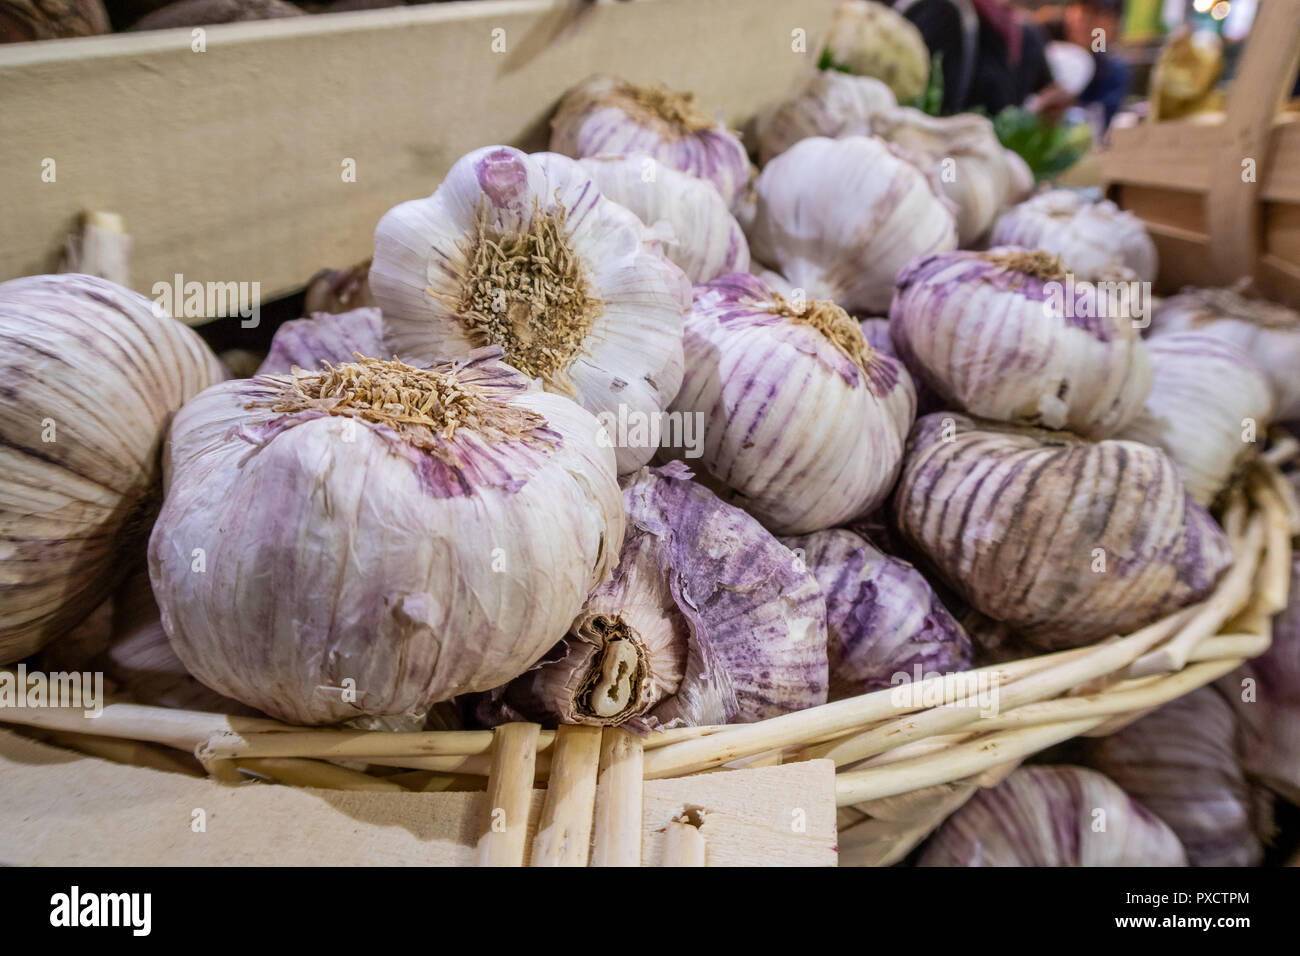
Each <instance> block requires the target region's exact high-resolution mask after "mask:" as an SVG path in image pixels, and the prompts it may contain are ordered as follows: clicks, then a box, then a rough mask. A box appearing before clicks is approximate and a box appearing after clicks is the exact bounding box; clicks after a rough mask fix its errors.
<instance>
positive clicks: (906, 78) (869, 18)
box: [822, 0, 930, 100]
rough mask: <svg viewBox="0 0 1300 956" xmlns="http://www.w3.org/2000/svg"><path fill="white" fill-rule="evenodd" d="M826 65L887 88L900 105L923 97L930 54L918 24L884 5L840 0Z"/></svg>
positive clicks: (863, 0) (832, 28) (824, 62)
mask: <svg viewBox="0 0 1300 956" xmlns="http://www.w3.org/2000/svg"><path fill="white" fill-rule="evenodd" d="M822 60H823V64H824V65H825V66H828V67H831V68H833V69H836V70H847V71H849V72H850V73H857V74H859V75H862V76H874V77H876V78H877V79H879V80H883V81H884V82H885V83H887V84H888V85H889V87H890V89H891V90H893V92H894V95H895V96H897V97H898V98H899V99H900V100H910V99H915V98H916V97H918V96H920V95H921V94H922V93H924V92H925V86H926V83H927V82H928V80H929V78H930V51H929V49H928V48H927V47H926V44H925V38H924V37H923V36H922V35H921V31H920V30H918V29H917V28H916V26H915V24H913V23H912V21H911V20H909V19H907V18H906V17H905V16H903V15H902V14H901V13H897V12H896V11H894V10H893V9H891V8H890V7H889V6H887V5H885V4H883V3H874V2H871V0H840V4H839V6H838V7H836V9H835V16H834V17H832V19H831V28H830V35H829V36H828V37H827V38H826V50H825V53H824V54H823V56H822Z"/></svg>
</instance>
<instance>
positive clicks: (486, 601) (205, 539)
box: [149, 348, 625, 724]
mask: <svg viewBox="0 0 1300 956" xmlns="http://www.w3.org/2000/svg"><path fill="white" fill-rule="evenodd" d="M499 355H500V350H499V349H495V348H494V349H485V350H483V351H482V352H480V353H471V354H470V355H469V356H468V357H467V358H465V359H463V360H459V361H457V362H453V363H447V364H443V365H438V366H435V367H432V368H428V369H422V368H413V367H412V366H409V365H406V364H403V363H401V362H397V361H381V360H379V359H363V360H361V361H357V362H350V363H345V364H343V365H338V366H333V367H330V368H327V369H326V370H325V371H322V372H309V371H305V370H300V371H299V372H298V373H297V374H296V375H294V376H279V375H271V376H258V377H257V378H252V379H246V380H240V381H234V382H227V383H224V384H222V385H219V386H215V387H213V388H210V389H208V390H207V391H205V392H203V393H202V394H200V395H199V396H198V397H196V398H195V399H193V400H191V401H190V402H189V403H188V404H186V405H185V407H184V408H183V409H182V410H181V412H180V413H179V414H178V415H177V416H176V420H175V423H174V424H173V426H172V430H171V435H170V438H169V442H168V452H167V454H168V461H167V466H168V469H167V474H168V480H169V485H168V488H167V498H166V501H165V502H164V504H163V508H162V512H161V514H160V515H159V517H158V521H157V523H156V524H155V525H154V530H153V535H152V537H151V538H150V541H149V573H150V578H151V580H152V583H153V591H154V596H155V597H156V598H157V601H158V606H159V608H160V609H161V612H162V621H163V627H164V628H165V629H166V631H167V636H168V637H169V638H170V640H171V643H172V647H173V649H174V650H175V651H176V656H177V657H179V658H180V659H181V661H182V663H184V665H185V667H186V668H187V669H188V670H189V671H190V673H192V674H193V675H194V676H195V677H197V678H198V679H199V680H200V681H202V682H203V683H204V684H206V685H207V686H208V687H211V688H212V689H213V690H215V691H218V692H219V693H221V694H224V695H226V696H227V697H233V698H235V699H236V700H239V701H241V702H243V703H245V704H248V705H249V706H251V707H256V708H257V709H258V710H262V711H264V712H266V713H268V714H271V715H273V716H275V717H278V718H281V719H284V720H288V721H291V722H294V723H306V724H325V723H333V722H338V721H342V720H346V719H349V718H355V717H358V716H362V715H371V716H383V715H405V716H408V717H413V718H418V717H419V716H420V715H422V714H423V713H424V711H426V710H427V709H428V707H429V706H430V705H431V704H432V703H434V702H436V701H441V700H446V699H448V698H451V697H454V696H456V695H458V694H464V693H469V692H473V691H481V690H487V689H489V688H492V687H496V686H498V685H499V684H503V683H505V682H506V681H508V680H510V679H511V678H513V677H515V676H516V675H518V674H521V673H522V672H523V671H524V670H526V669H527V668H528V667H529V666H531V665H532V664H533V663H534V662H536V661H537V659H538V658H540V657H541V656H542V654H544V653H545V652H546V651H547V649H548V648H550V647H552V646H553V645H554V644H555V642H556V641H557V640H559V639H560V637H562V636H563V634H564V633H565V630H566V629H567V628H568V626H569V624H570V622H571V621H572V620H573V618H574V615H576V614H577V613H578V612H579V611H580V610H581V608H582V605H583V602H584V601H585V600H586V597H587V594H588V592H589V591H590V590H591V589H592V588H593V587H595V586H596V585H597V584H598V583H600V582H601V581H603V580H605V579H606V578H607V577H608V575H609V573H610V571H611V570H612V568H613V565H614V563H615V562H616V561H617V558H618V553H619V548H620V547H621V545H622V540H623V529H624V522H625V519H624V514H623V502H622V498H621V497H620V492H619V488H618V484H617V481H616V476H615V465H614V453H613V451H612V450H611V449H610V448H608V447H602V446H601V445H599V444H598V443H597V441H596V440H595V438H594V437H593V436H594V435H595V434H596V432H597V424H596V421H595V419H594V418H593V417H592V416H591V414H590V413H588V412H586V411H584V410H583V409H582V408H580V407H579V406H578V405H577V404H575V403H574V402H572V401H570V400H569V399H567V398H564V397H563V396H560V395H554V394H549V393H546V392H544V391H541V390H540V389H538V388H536V387H535V386H534V384H533V383H531V382H530V381H529V380H528V379H527V378H526V377H525V376H523V375H521V374H520V373H518V372H517V371H515V370H514V369H512V368H510V367H509V366H507V365H505V364H504V363H502V362H500V361H497V358H498V356H499Z"/></svg>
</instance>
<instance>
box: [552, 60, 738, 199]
mask: <svg viewBox="0 0 1300 956" xmlns="http://www.w3.org/2000/svg"><path fill="white" fill-rule="evenodd" d="M551 149H552V150H554V151H555V152H557V153H562V154H564V155H565V156H572V157H573V158H574V159H582V158H584V157H587V156H598V155H600V154H602V153H605V154H608V153H646V154H648V155H650V156H653V157H654V158H655V159H656V160H657V161H658V162H660V163H662V164H663V165H665V166H668V167H669V168H671V169H676V170H679V171H680V172H683V173H688V174H689V175H691V176H696V177H698V178H700V179H703V180H706V181H708V182H711V183H713V185H714V186H715V187H717V190H718V193H719V194H720V195H721V196H722V198H723V199H724V200H726V203H727V205H728V207H731V206H733V205H734V204H735V203H736V201H737V200H738V199H739V198H740V195H741V193H742V192H743V191H744V189H745V184H746V183H747V182H748V181H749V171H750V163H749V154H748V153H747V152H746V151H745V145H744V144H743V143H742V142H741V141H740V138H739V137H738V136H736V134H735V133H733V132H732V131H731V130H729V129H727V127H726V126H725V125H724V124H723V123H722V122H721V120H719V119H718V118H717V117H714V116H710V115H709V114H708V113H706V112H705V111H704V110H703V109H701V108H700V106H699V105H698V104H697V103H696V102H695V96H694V94H692V93H678V92H675V91H673V90H669V89H666V88H665V87H662V86H638V85H636V84H634V83H628V82H627V81H626V80H620V79H617V78H616V77H612V76H605V75H602V74H597V75H596V76H591V77H588V78H587V79H586V80H584V81H583V82H581V83H579V84H578V85H577V86H575V87H573V89H571V90H569V91H568V92H567V93H566V94H565V95H564V99H563V100H561V101H560V108H559V109H558V110H557V111H556V113H555V116H554V118H553V119H552V120H551Z"/></svg>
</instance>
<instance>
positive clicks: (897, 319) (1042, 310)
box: [889, 247, 1151, 438]
mask: <svg viewBox="0 0 1300 956" xmlns="http://www.w3.org/2000/svg"><path fill="white" fill-rule="evenodd" d="M1092 288H1093V287H1092V286H1085V287H1084V289H1092ZM1072 289H1075V286H1074V284H1073V283H1072V282H1070V281H1069V276H1068V275H1067V273H1066V271H1065V268H1064V266H1063V265H1062V263H1061V260H1060V258H1059V257H1057V256H1052V255H1048V254H1046V253H1043V252H1030V251H1028V250H1025V249H1013V248H1002V247H999V248H995V249H991V250H989V251H987V252H950V253H944V254H942V255H936V256H927V257H924V258H920V259H917V260H915V261H913V262H912V263H911V264H910V265H908V266H907V267H906V268H905V269H904V270H903V271H902V272H901V273H899V276H898V291H897V294H896V296H895V298H894V303H893V306H892V307H891V309H890V320H889V323H890V331H891V333H892V335H893V339H894V346H895V348H896V349H897V351H898V356H899V358H900V359H902V360H903V363H904V364H905V365H907V367H908V370H909V371H910V372H912V374H913V375H914V376H915V377H916V378H917V380H918V381H921V382H924V383H925V384H926V385H927V386H928V387H929V388H930V389H932V390H933V391H934V392H936V393H937V394H938V395H939V396H940V398H941V399H942V400H943V401H945V402H947V403H949V405H950V407H955V408H957V409H959V410H962V411H967V412H970V413H971V414H973V415H979V416H981V417H984V418H992V419H995V420H997V421H1005V422H1011V423H1013V424H1024V425H1042V426H1045V427H1048V428H1067V429H1070V430H1071V431H1074V432H1077V433H1078V434H1081V435H1086V436H1089V437H1094V438H1101V437H1105V436H1108V435H1113V434H1115V433H1116V432H1117V431H1119V429H1121V428H1123V427H1124V426H1125V425H1126V424H1128V423H1129V422H1130V421H1132V420H1133V419H1134V418H1136V417H1137V416H1138V415H1139V414H1141V412H1142V406H1143V403H1144V402H1145V401H1146V398H1147V395H1148V394H1149V393H1150V390H1151V362H1150V359H1149V358H1148V356H1147V348H1146V344H1145V343H1144V342H1143V341H1142V338H1141V336H1140V334H1139V331H1138V323H1137V321H1136V320H1135V318H1134V317H1133V316H1132V315H1129V314H1125V313H1126V312H1128V311H1129V309H1128V308H1127V307H1125V304H1124V303H1123V302H1122V301H1119V300H1118V299H1117V300H1116V302H1115V303H1111V302H1109V300H1107V301H1105V302H1101V301H1099V300H1098V298H1097V297H1096V296H1095V295H1094V296H1093V297H1092V300H1091V302H1089V300H1087V299H1085V298H1084V297H1083V295H1082V291H1083V290H1082V289H1080V290H1076V292H1075V293H1074V294H1073V295H1072V294H1071V290H1072Z"/></svg>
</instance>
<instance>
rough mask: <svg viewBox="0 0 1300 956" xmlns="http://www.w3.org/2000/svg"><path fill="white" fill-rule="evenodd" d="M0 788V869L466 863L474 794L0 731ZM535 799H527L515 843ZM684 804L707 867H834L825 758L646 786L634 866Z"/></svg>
mask: <svg viewBox="0 0 1300 956" xmlns="http://www.w3.org/2000/svg"><path fill="white" fill-rule="evenodd" d="M0 780H3V784H2V785H0V863H3V864H17V865H46V866H55V865H69V866H94V865H126V866H148V865H173V866H209V865H213V866H215V865H243V866H263V865H268V866H316V865H322V866H340V865H342V866H356V865H423V866H471V865H473V864H474V863H475V861H476V859H477V857H478V853H477V849H476V842H477V840H478V835H479V831H480V829H481V826H482V820H483V818H484V816H485V812H484V811H485V806H484V804H485V800H486V799H487V795H486V794H485V793H482V792H476V793H366V792H355V791H340V790H307V789H299V788H295V787H281V786H272V785H266V784H257V783H251V784H244V785H239V786H225V785H222V784H218V783H215V782H213V781H211V780H207V779H197V778H194V777H188V776H184V775H182V774H173V773H164V772H161V771H157V770H150V769H145V768H142V767H128V766H124V765H121V764H115V763H110V762H108V761H105V760H99V759H96V758H93V757H85V756H79V755H76V754H73V753H71V752H70V751H66V750H62V749H60V748H56V747H50V746H47V745H45V744H40V743H37V742H35V741H32V740H29V739H27V738H24V737H20V736H18V735H17V734H14V733H13V732H11V731H0ZM542 803H543V792H542V791H540V790H539V791H536V792H535V793H534V794H533V799H532V803H531V807H530V812H529V817H528V826H527V837H528V840H527V842H528V844H531V843H532V837H533V835H534V832H535V830H536V827H537V818H538V815H539V813H540V812H541V807H542ZM691 808H702V810H703V813H702V826H701V827H700V832H701V834H702V835H703V836H704V840H705V845H706V849H707V856H706V863H707V865H710V866H726V865H737V864H762V865H774V864H779V863H784V864H790V865H802V866H811V865H830V866H833V865H834V864H835V859H836V858H835V796H834V767H833V766H832V764H831V762H830V761H828V760H818V761H811V762H807V763H800V764H791V765H788V766H784V767H764V768H761V769H756V770H735V771H728V772H723V773H710V774H700V775H697V776H692V777H685V778H681V779H677V780H652V781H648V782H647V783H646V784H645V813H644V822H643V827H642V859H643V860H644V861H645V862H646V863H647V864H650V865H654V864H656V863H658V862H660V861H661V860H662V859H663V857H664V852H665V839H666V832H667V830H668V827H669V824H670V823H671V821H672V820H673V819H674V817H676V816H679V815H681V814H682V813H683V811H684V810H687V809H691ZM196 811H199V812H201V818H202V821H203V827H204V828H203V829H202V830H196V829H195V821H196V820H198V819H200V814H199V813H196ZM796 811H797V812H796Z"/></svg>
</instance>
